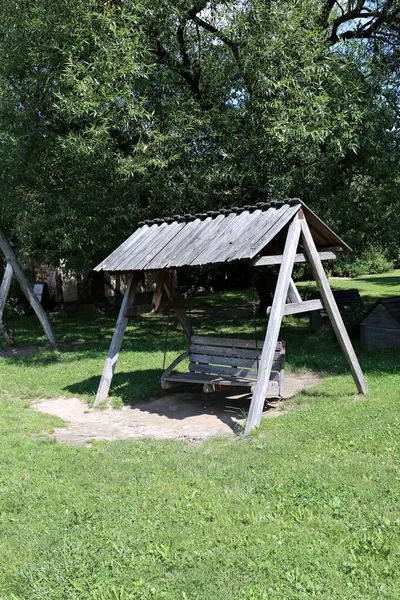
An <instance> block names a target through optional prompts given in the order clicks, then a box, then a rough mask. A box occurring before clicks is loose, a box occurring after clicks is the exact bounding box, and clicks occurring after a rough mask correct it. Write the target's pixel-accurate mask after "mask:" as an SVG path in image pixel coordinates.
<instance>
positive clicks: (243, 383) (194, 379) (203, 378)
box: [166, 372, 279, 395]
mask: <svg viewBox="0 0 400 600" xmlns="http://www.w3.org/2000/svg"><path fill="white" fill-rule="evenodd" d="M173 382H179V383H202V384H204V383H213V384H215V385H220V386H224V387H233V386H234V387H252V386H253V385H254V380H250V379H240V378H237V379H235V381H234V382H233V381H232V379H226V378H224V377H218V376H215V375H207V373H190V372H189V373H176V374H174V375H170V376H169V377H168V380H166V383H173ZM270 389H273V390H274V393H276V392H278V390H279V385H278V382H276V381H270V382H269V385H268V391H269V390H270ZM266 395H267V393H266Z"/></svg>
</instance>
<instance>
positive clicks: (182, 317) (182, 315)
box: [164, 271, 193, 342]
mask: <svg viewBox="0 0 400 600" xmlns="http://www.w3.org/2000/svg"><path fill="white" fill-rule="evenodd" d="M164 288H165V291H166V292H167V295H168V298H169V299H170V301H171V302H172V303H173V305H174V308H175V313H176V316H177V318H178V320H179V322H180V324H181V325H182V329H183V331H184V332H185V335H186V337H187V338H188V340H189V342H190V339H191V337H192V335H193V330H192V324H191V322H190V320H189V318H188V316H187V314H186V312H185V308H184V304H183V298H182V296H181V293H180V292H179V290H177V289H176V288H175V287H174V284H173V282H172V277H171V275H170V273H168V272H167V271H166V272H165V274H164Z"/></svg>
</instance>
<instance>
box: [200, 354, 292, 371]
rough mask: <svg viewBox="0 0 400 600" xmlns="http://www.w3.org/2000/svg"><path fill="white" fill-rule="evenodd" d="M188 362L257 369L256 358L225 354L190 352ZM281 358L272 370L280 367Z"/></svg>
mask: <svg viewBox="0 0 400 600" xmlns="http://www.w3.org/2000/svg"><path fill="white" fill-rule="evenodd" d="M280 356H281V355H280ZM190 362H198V363H206V364H212V365H232V366H234V367H247V368H249V369H257V360H253V359H245V358H238V357H237V356H235V357H227V356H212V355H209V354H197V353H196V354H194V353H193V354H192V353H191V354H190ZM281 363H282V360H281V359H280V358H278V359H277V360H276V361H275V362H274V364H273V366H272V370H273V371H276V370H278V369H280V366H281Z"/></svg>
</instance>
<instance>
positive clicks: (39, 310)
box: [0, 229, 58, 350]
mask: <svg viewBox="0 0 400 600" xmlns="http://www.w3.org/2000/svg"><path fill="white" fill-rule="evenodd" d="M0 248H1V249H2V251H3V253H4V256H5V257H6V260H7V263H8V264H9V265H10V266H11V268H12V271H13V273H14V275H15V277H16V279H17V281H18V283H19V285H20V287H21V289H22V291H23V292H24V294H25V296H26V298H27V300H28V301H29V304H30V305H31V306H32V308H33V310H34V311H35V313H36V316H37V318H38V319H39V321H40V324H41V326H42V328H43V331H44V333H45V334H46V337H47V339H48V340H49V342H50V345H51V346H52V347H53V348H54V349H55V350H57V349H58V342H57V339H56V336H55V335H54V331H53V328H52V326H51V324H50V321H49V320H48V318H47V315H46V313H45V310H44V308H43V306H42V305H41V304H40V302H39V300H38V299H37V297H36V294H35V292H34V291H33V289H32V286H31V285H30V283H29V281H28V279H27V278H26V276H25V273H24V271H23V270H22V267H21V265H20V264H19V262H18V259H17V257H16V254H15V252H14V250H13V249H12V248H11V246H10V244H9V243H8V241H7V238H6V237H5V235H4V233H3V232H2V231H1V229H0Z"/></svg>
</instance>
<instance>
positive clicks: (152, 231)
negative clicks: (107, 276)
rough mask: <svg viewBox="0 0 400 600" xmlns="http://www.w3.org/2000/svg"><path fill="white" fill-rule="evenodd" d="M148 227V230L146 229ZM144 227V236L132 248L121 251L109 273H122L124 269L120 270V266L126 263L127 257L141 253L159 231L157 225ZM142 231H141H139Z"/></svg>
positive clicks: (112, 263) (111, 264) (109, 268)
mask: <svg viewBox="0 0 400 600" xmlns="http://www.w3.org/2000/svg"><path fill="white" fill-rule="evenodd" d="M145 227H146V229H145ZM145 227H143V230H144V232H143V235H142V236H138V237H137V238H136V239H135V240H134V243H133V244H131V245H130V246H127V247H125V248H122V249H120V252H118V253H117V254H116V255H115V257H114V259H113V260H112V261H111V262H110V263H109V264H108V268H107V270H108V271H114V270H115V271H118V270H120V271H122V270H123V269H120V268H119V265H121V264H123V263H124V261H126V259H127V257H128V256H129V257H132V258H133V257H134V256H135V255H136V254H137V253H138V252H140V250H141V248H142V247H143V246H144V245H145V244H147V243H148V240H150V239H151V238H152V236H154V235H155V232H156V230H157V225H151V226H149V227H148V226H145ZM139 231H140V230H139ZM127 270H134V269H133V268H132V269H127Z"/></svg>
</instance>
